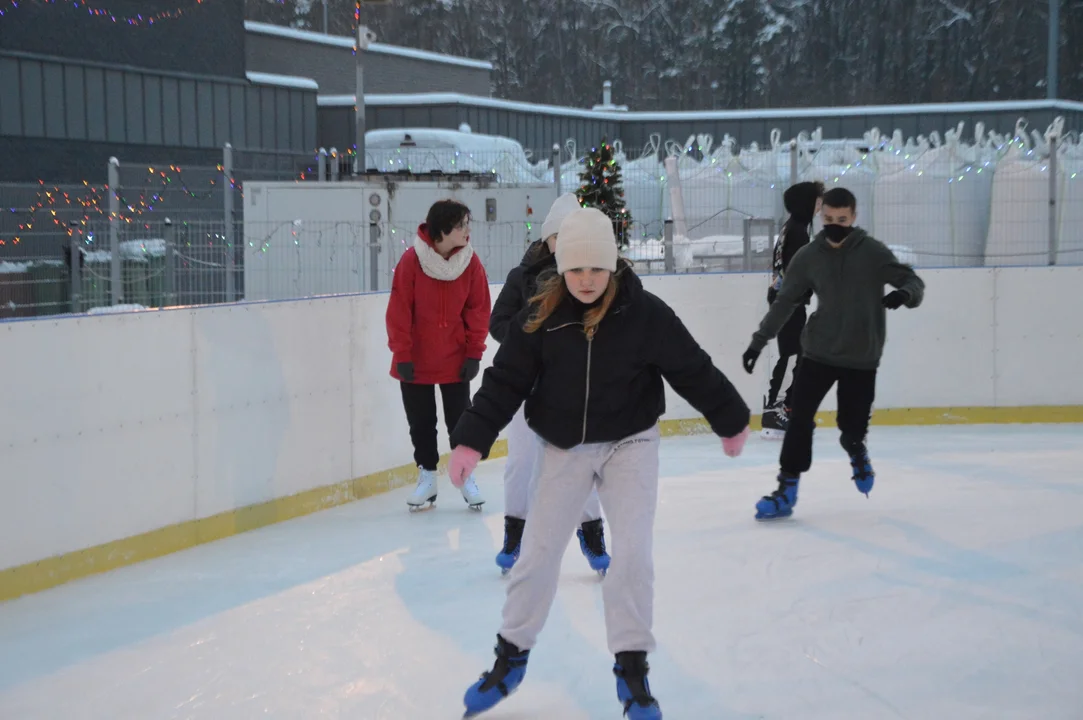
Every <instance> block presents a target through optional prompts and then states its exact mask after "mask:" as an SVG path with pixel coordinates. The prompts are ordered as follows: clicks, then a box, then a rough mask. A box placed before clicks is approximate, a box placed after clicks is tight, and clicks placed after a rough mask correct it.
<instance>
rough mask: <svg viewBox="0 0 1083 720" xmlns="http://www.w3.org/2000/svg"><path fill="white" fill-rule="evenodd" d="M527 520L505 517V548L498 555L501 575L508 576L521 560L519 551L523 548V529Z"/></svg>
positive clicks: (497, 562)
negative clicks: (516, 562)
mask: <svg viewBox="0 0 1083 720" xmlns="http://www.w3.org/2000/svg"><path fill="white" fill-rule="evenodd" d="M525 527H526V520H523V519H522V518H517V517H512V516H511V515H505V516H504V548H503V549H502V550H501V551H500V552H499V553H497V554H496V564H497V566H499V567H500V574H501V575H507V574H508V573H509V572H511V569H512V568H513V567H514V566H515V561H516V560H518V559H519V551H520V550H521V549H522V546H523V529H524V528H525Z"/></svg>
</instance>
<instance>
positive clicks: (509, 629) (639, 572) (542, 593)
mask: <svg viewBox="0 0 1083 720" xmlns="http://www.w3.org/2000/svg"><path fill="white" fill-rule="evenodd" d="M658 446H659V433H658V427H657V426H655V427H653V428H651V429H649V430H645V431H644V432H641V433H639V434H638V435H633V436H631V437H627V438H625V439H623V440H621V441H619V442H615V443H592V444H589V445H579V446H577V447H574V448H572V449H571V450H561V449H560V448H556V447H553V446H552V445H549V444H548V443H545V442H543V443H542V456H541V462H540V467H539V470H538V479H537V487H536V489H535V493H534V503H533V504H532V505H531V507H530V517H529V520H528V521H527V523H526V530H525V531H524V533H523V545H522V550H521V552H520V555H519V561H518V562H517V563H515V567H513V568H512V571H511V576H510V582H509V584H508V596H507V600H506V601H505V602H504V624H503V627H501V629H500V634H501V635H502V636H503V637H504V639H505V640H507V641H508V642H510V643H512V644H514V645H516V646H518V647H520V648H522V649H524V650H525V649H529V648H532V647H534V643H535V641H536V640H537V638H538V633H539V632H541V629H542V626H544V625H545V620H546V618H547V617H548V616H549V609H550V608H551V607H552V605H553V600H554V599H555V598H556V594H557V580H558V578H559V576H560V564H561V559H562V558H563V557H564V551H565V550H567V548H568V541H569V540H570V538H571V536H572V533H573V532H574V531H575V528H576V526H577V525H578V524H579V520H580V515H581V513H582V512H583V503H584V502H586V500H587V496H589V495H590V493H591V490H592V489H593V488H594V487H595V486H597V488H598V494H599V496H600V498H601V501H602V508H603V509H604V510H605V514H606V518H607V519H608V520H609V536H610V543H611V545H612V548H613V552H612V561H611V563H610V566H609V571H608V573H607V575H606V578H605V580H604V581H603V582H602V600H603V602H604V603H605V627H606V633H607V635H608V639H609V650H610V652H612V653H613V654H616V653H619V652H625V651H635V650H641V651H645V652H648V653H649V652H653V651H654V635H653V634H652V633H651V626H652V625H653V622H654V513H655V509H656V508H657V505H658Z"/></svg>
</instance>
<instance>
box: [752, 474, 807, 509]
mask: <svg viewBox="0 0 1083 720" xmlns="http://www.w3.org/2000/svg"><path fill="white" fill-rule="evenodd" d="M799 479H800V478H797V477H793V476H791V475H788V474H786V473H779V474H778V489H777V490H775V491H774V492H773V493H771V494H770V495H764V496H763V497H762V498H760V500H759V501H758V502H757V503H756V519H757V520H774V519H775V518H784V517H789V516H790V515H793V508H794V506H795V505H797V482H798V480H799Z"/></svg>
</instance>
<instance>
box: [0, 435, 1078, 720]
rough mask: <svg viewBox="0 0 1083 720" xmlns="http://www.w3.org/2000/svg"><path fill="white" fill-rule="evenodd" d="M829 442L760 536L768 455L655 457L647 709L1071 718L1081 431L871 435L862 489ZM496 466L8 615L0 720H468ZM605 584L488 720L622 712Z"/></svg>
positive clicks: (568, 718)
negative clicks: (871, 476)
mask: <svg viewBox="0 0 1083 720" xmlns="http://www.w3.org/2000/svg"><path fill="white" fill-rule="evenodd" d="M837 437H838V433H837V431H835V430H834V429H833V428H825V429H823V430H821V431H820V432H819V433H817V440H816V443H817V444H816V459H815V465H814V467H813V469H812V471H811V472H810V473H809V474H807V475H806V476H805V479H804V480H803V481H802V484H801V495H800V501H799V504H798V506H797V510H796V514H795V515H794V517H793V518H790V519H788V520H782V521H777V522H775V523H771V524H765V523H758V522H756V521H754V520H753V505H754V503H755V501H756V500H757V499H758V498H759V497H760V496H761V495H763V494H765V493H768V492H770V491H771V490H772V489H774V487H775V482H774V475H775V471H776V460H777V453H778V448H779V444H778V443H777V442H768V441H762V440H759V439H758V438H752V439H751V440H750V441H749V444H748V446H747V448H746V451H745V454H744V455H743V456H742V457H740V458H738V459H736V460H730V459H728V458H726V457H725V456H724V455H723V454H722V451H721V447H720V445H719V442H718V440H717V439H716V438H714V437H712V436H696V437H685V438H672V439H666V440H664V441H663V444H662V475H663V477H662V480H661V483H660V493H659V512H658V520H657V525H656V529H655V533H656V534H655V537H656V543H655V550H656V554H655V565H656V586H655V588H656V604H655V632H656V634H657V637H658V642H659V648H658V651H657V652H656V653H654V654H653V655H652V656H651V658H650V662H651V665H652V672H651V682H652V687H653V690H654V693H655V695H656V696H657V697H658V699H659V701H660V702H661V705H662V709H663V711H664V712H665V717H666V718H668V719H669V720H679V719H688V720H728V719H731V718H732V719H734V720H737V719H740V720H745V719H750V718H778V719H794V720H820V719H822V720H828V719H830V720H846V719H849V718H853V719H855V720H857V719H860V720H877V719H879V718H884V719H893V718H913V719H915V720H919V719H920V720H938V719H940V718H943V719H945V720H964V719H977V718H989V719H990V720H992V719H996V720H1012V719H1016V718H1018V719H1019V720H1024V719H1025V720H1038V719H1041V720H1055V719H1060V720H1071V719H1078V718H1081V717H1083V682H1081V681H1080V677H1081V672H1083V670H1081V668H1083V473H1081V472H1080V471H1081V469H1083V426H1079V425H1060V426H1056V425H1049V426H1037V425H1030V426H987V427H980V426H954V427H923V428H893V427H874V428H873V430H872V433H871V436H870V443H869V447H870V454H871V456H872V459H873V462H874V464H875V467H876V471H877V475H878V477H877V481H876V487H875V489H874V490H873V492H872V495H871V498H869V499H866V498H865V497H864V496H863V495H861V494H859V493H858V492H857V491H856V490H855V489H854V487H853V483H852V482H850V480H849V465H848V463H847V462H846V458H845V455H844V454H843V452H842V450H841V449H840V448H839V446H838V443H837ZM502 469H503V462H502V461H499V460H498V461H492V462H488V463H483V464H482V466H481V468H480V469H479V474H478V482H479V485H480V486H481V489H482V491H483V492H484V493H485V494H486V497H487V498H488V501H489V502H488V503H487V504H486V506H485V511H484V512H483V513H480V514H479V513H476V512H472V511H470V510H468V509H467V508H466V506H465V504H464V503H463V501H462V498H461V496H459V494H458V493H457V492H456V491H455V490H454V488H452V487H451V486H450V484H448V483H447V482H446V480H444V481H443V484H442V485H441V495H440V500H439V501H438V503H437V508H436V509H434V510H431V511H428V512H425V513H419V514H413V515H411V514H409V513H408V512H407V510H406V504H405V498H406V494H407V492H408V490H407V489H401V490H397V491H395V492H392V493H388V494H386V495H382V496H378V497H374V498H370V499H367V500H362V501H360V502H356V503H352V504H349V505H345V506H342V507H339V508H336V509H332V510H328V511H325V512H322V513H318V514H315V515H310V516H307V517H304V518H299V519H297V520H293V521H290V522H286V523H282V524H279V525H274V526H271V527H267V528H263V529H261V530H257V531H254V532H250V533H246V534H243V535H239V536H236V537H232V538H228V539H226V540H222V541H220V542H216V543H212V544H209V545H204V546H200V547H196V548H193V549H191V550H189V551H186V552H182V553H178V554H175V555H171V556H167V557H163V558H160V559H157V560H154V561H151V562H147V563H142V564H139V565H135V566H131V567H127V568H122V569H120V570H117V571H114V572H111V573H108V574H104V575H99V576H94V577H90V578H86V579H83V580H80V581H77V582H73V583H70V584H68V585H65V586H62V587H58V588H54V589H52V590H49V591H46V592H43V593H39V594H37V595H33V596H29V597H24V598H20V599H18V600H15V601H11V602H8V603H5V604H2V605H0V718H3V719H4V720H74V719H76V718H78V719H79V720H90V719H95V720H97V719H101V720H129V719H130V720H159V719H161V720H166V719H170V718H192V719H200V720H203V719H210V718H215V719H222V720H227V719H228V720H246V719H248V718H283V719H287V718H288V719H290V720H300V719H303V718H342V719H343V720H346V719H350V720H377V719H381V720H383V719H387V720H408V719H411V718H420V719H424V720H430V719H432V720H443V719H445V718H446V719H448V720H451V719H452V718H459V717H461V715H462V695H463V691H464V690H465V689H466V688H467V686H468V685H470V684H471V683H472V682H473V681H474V680H475V679H476V678H477V677H478V675H479V674H480V673H481V672H482V671H483V670H486V669H488V668H489V667H491V665H492V660H493V655H492V646H493V642H494V638H495V633H496V631H497V629H498V628H499V624H500V612H501V606H502V604H503V601H504V588H505V585H506V580H505V579H503V578H502V577H501V576H500V573H499V570H498V568H497V567H496V565H495V564H494V562H493V557H494V555H495V554H496V552H497V550H498V549H499V546H500V544H501V541H502V536H503V519H502V500H501V498H502V487H501V473H502ZM610 550H611V552H612V553H613V555H614V557H617V556H619V553H620V548H619V547H610ZM601 582H604V581H603V580H600V579H599V578H598V576H597V575H596V574H594V573H592V572H591V571H590V570H589V568H588V567H587V564H586V561H585V559H584V558H583V557H582V555H581V554H580V553H579V549H578V543H574V544H570V545H569V550H568V552H567V554H566V556H565V559H564V566H563V573H562V576H561V585H560V591H559V594H558V596H557V600H556V602H555V604H554V606H553V610H552V612H551V614H550V616H549V622H548V624H547V626H546V627H545V630H544V631H543V633H542V635H541V637H540V639H539V643H538V645H537V647H536V648H535V650H534V652H533V653H532V655H531V661H530V666H529V670H528V672H527V676H526V681H525V682H524V684H523V685H522V687H521V688H520V690H519V692H517V693H515V694H514V695H512V696H511V697H510V698H508V699H507V700H506V701H505V702H504V703H503V704H501V705H500V706H498V707H497V708H496V709H494V710H493V711H491V712H490V713H489V714H487V715H484V716H483V717H485V718H492V720H527V719H528V718H539V719H541V718H545V719H547V720H578V719H587V718H590V719H594V718H603V719H604V718H612V719H613V720H617V719H618V718H620V717H621V708H620V706H619V705H618V703H617V701H616V695H615V691H614V680H613V675H612V672H611V666H612V657H611V656H610V654H609V652H608V650H607V648H606V645H605V632H604V627H603V624H602V623H603V621H602V607H601V592H600V587H599V584H600V583H601Z"/></svg>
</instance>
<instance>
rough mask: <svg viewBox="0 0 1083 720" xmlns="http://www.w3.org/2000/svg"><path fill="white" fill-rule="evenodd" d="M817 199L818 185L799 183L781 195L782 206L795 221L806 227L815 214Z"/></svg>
mask: <svg viewBox="0 0 1083 720" xmlns="http://www.w3.org/2000/svg"><path fill="white" fill-rule="evenodd" d="M819 197H820V184H819V183H815V182H799V183H797V184H796V185H791V186H789V187H788V188H786V192H784V193H783V194H782V204H783V205H784V206H785V208H786V212H788V213H789V214H790V215H791V216H792V217H793V218H794V219H795V220H799V221H801V222H803V223H805V224H806V225H808V224H809V223H811V222H812V216H813V215H815V214H816V200H817V198H819Z"/></svg>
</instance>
